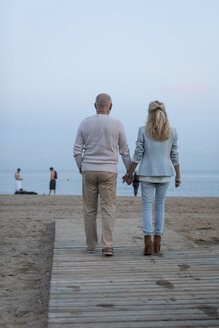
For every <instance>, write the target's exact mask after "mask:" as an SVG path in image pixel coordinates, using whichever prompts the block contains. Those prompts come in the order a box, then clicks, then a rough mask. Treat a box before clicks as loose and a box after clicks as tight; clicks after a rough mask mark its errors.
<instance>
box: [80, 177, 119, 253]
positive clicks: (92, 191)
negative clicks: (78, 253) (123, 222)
mask: <svg viewBox="0 0 219 328" xmlns="http://www.w3.org/2000/svg"><path fill="white" fill-rule="evenodd" d="M82 176H83V192H82V193H83V207H84V228H85V236H86V243H87V247H88V249H95V248H96V246H97V244H98V236H97V221H96V218H97V209H98V195H100V206H101V212H102V237H101V246H102V248H106V247H112V246H113V224H114V213H115V209H116V205H115V202H116V181H117V173H113V172H104V171H83V172H82Z"/></svg>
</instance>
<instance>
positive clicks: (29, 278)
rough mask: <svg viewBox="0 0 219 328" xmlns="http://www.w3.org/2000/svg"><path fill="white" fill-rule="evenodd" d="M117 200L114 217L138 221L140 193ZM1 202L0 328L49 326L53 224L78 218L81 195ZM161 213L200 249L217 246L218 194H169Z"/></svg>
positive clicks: (2, 197) (0, 199)
mask: <svg viewBox="0 0 219 328" xmlns="http://www.w3.org/2000/svg"><path fill="white" fill-rule="evenodd" d="M116 203H117V204H116V205H117V209H116V217H118V218H120V219H124V223H125V220H126V218H127V219H128V218H132V219H133V220H136V225H137V224H138V225H139V222H141V197H133V196H117V201H116ZM0 206H1V207H0V243H1V244H0V249H1V254H2V256H1V263H0V264H1V269H0V276H1V286H0V302H1V304H0V322H1V324H2V325H3V327H13V328H17V327H22V328H29V326H30V322H31V327H32V328H44V327H47V313H48V300H49V287H50V276H51V268H52V258H53V243H54V234H55V225H54V223H55V221H56V220H72V221H75V222H78V220H81V221H80V222H82V221H83V209H82V197H81V196H63V195H55V196H48V195H22V197H21V196H20V195H4V194H3V195H0ZM165 212H166V213H165V226H166V227H167V228H168V229H170V230H173V231H175V232H177V233H178V234H179V235H182V236H183V237H184V238H186V239H190V240H192V241H194V242H195V243H196V244H197V245H199V247H200V248H201V249H202V248H205V249H206V248H207V249H211V248H218V245H219V237H218V236H219V225H218V213H219V197H167V199H166V205H165ZM98 222H100V211H99V212H98ZM115 227H116V224H115ZM128 234H130V235H132V231H128ZM81 244H82V245H84V246H85V242H84V240H82V241H81ZM142 247H143V245H142ZM143 259H144V258H143ZM146 260H147V259H146Z"/></svg>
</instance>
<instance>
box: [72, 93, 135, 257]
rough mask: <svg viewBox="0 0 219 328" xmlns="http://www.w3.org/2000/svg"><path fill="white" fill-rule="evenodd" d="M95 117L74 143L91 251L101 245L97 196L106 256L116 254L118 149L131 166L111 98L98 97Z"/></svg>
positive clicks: (89, 120) (122, 129) (82, 125)
mask: <svg viewBox="0 0 219 328" xmlns="http://www.w3.org/2000/svg"><path fill="white" fill-rule="evenodd" d="M94 106H95V108H96V115H94V116H91V117H88V118H87V119H85V120H83V121H82V123H81V124H80V126H79V129H78V133H77V136H76V140H75V144H74V150H73V153H74V157H75V161H76V163H77V166H78V168H79V171H80V172H81V173H82V183H83V187H82V194H83V207H84V227H85V235H86V243H87V248H88V252H89V253H92V252H95V249H96V246H97V244H98V236H97V225H96V217H97V207H98V194H100V205H101V210H102V238H101V246H102V252H103V255H106V256H112V255H113V233H112V230H113V222H114V212H115V200H116V180H117V163H118V149H119V153H120V155H121V156H122V159H123V163H124V165H125V167H126V169H127V170H128V169H129V167H130V165H131V159H130V154H129V148H128V145H127V141H126V136H125V132H124V128H123V126H122V123H121V122H120V121H118V120H116V119H114V118H112V117H110V116H109V114H110V111H111V108H112V101H111V98H110V96H109V95H107V94H104V93H102V94H99V95H98V96H97V97H96V102H95V104H94Z"/></svg>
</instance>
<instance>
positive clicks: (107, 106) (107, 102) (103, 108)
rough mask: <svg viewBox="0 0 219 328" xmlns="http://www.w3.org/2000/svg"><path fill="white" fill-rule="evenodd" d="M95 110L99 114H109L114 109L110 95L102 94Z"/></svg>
mask: <svg viewBox="0 0 219 328" xmlns="http://www.w3.org/2000/svg"><path fill="white" fill-rule="evenodd" d="M95 108H96V110H97V114H100V113H102V114H109V113H110V110H111V108H112V100H111V97H110V96H109V95H107V94H106V93H100V94H99V95H98V96H97V97H96V102H95Z"/></svg>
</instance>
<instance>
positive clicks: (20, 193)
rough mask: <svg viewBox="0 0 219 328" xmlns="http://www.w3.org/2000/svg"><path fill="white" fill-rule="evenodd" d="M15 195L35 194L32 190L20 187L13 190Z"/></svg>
mask: <svg viewBox="0 0 219 328" xmlns="http://www.w3.org/2000/svg"><path fill="white" fill-rule="evenodd" d="M15 195H37V193H36V192H34V191H26V190H23V189H20V190H19V191H15Z"/></svg>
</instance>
